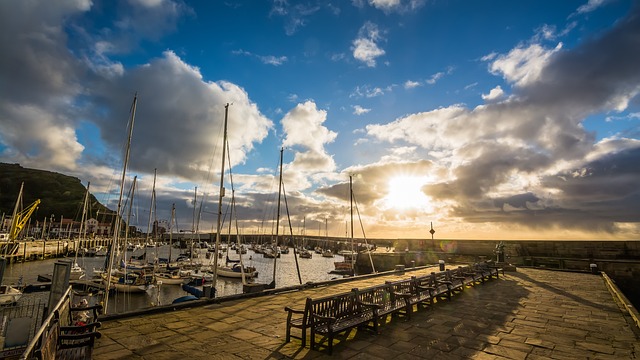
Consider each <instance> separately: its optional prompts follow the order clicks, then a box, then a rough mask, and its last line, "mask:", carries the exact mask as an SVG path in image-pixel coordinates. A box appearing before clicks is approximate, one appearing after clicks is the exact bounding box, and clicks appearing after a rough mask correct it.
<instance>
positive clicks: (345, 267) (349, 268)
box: [331, 175, 355, 276]
mask: <svg viewBox="0 0 640 360" xmlns="http://www.w3.org/2000/svg"><path fill="white" fill-rule="evenodd" d="M349 202H350V209H351V248H352V249H353V180H352V177H351V175H349ZM354 262H355V256H351V257H345V258H344V260H343V261H336V262H334V263H333V265H334V266H335V270H333V271H331V273H332V274H340V275H351V276H353V275H354V268H355V266H354V265H355V264H354Z"/></svg>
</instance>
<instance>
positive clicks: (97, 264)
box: [3, 245, 343, 313]
mask: <svg viewBox="0 0 640 360" xmlns="http://www.w3.org/2000/svg"><path fill="white" fill-rule="evenodd" d="M146 251H147V257H148V258H149V259H152V258H154V257H155V254H154V249H153V248H147V249H146ZM170 251H171V258H172V259H176V258H177V257H178V255H179V253H180V250H179V249H175V248H173V249H170V248H169V246H168V245H165V246H162V247H159V248H158V250H157V252H158V255H157V256H158V257H169V253H170ZM202 251H205V252H206V250H200V252H201V256H200V259H194V260H193V262H201V263H202V262H205V263H206V264H208V263H211V264H213V257H212V256H211V258H210V259H206V260H205V259H204V258H205V257H204V256H202ZM144 252H145V249H137V250H135V251H134V252H133V253H129V255H128V256H139V255H142V254H143V253H144ZM229 257H230V258H231V259H236V260H237V259H238V258H239V255H237V254H236V253H235V251H230V252H229ZM194 258H195V256H194ZM60 260H68V261H75V260H77V263H78V265H80V266H81V267H82V268H83V269H84V270H85V274H86V275H85V278H83V280H90V279H91V278H92V277H93V270H94V269H96V270H98V269H104V267H105V263H106V261H107V257H105V256H96V257H81V256H79V257H78V258H77V259H76V258H74V257H68V258H58V259H47V260H39V261H28V262H24V263H14V264H11V265H9V266H7V268H6V270H5V274H4V281H3V283H5V284H21V285H29V284H35V283H37V282H38V275H50V274H51V273H52V272H53V268H54V263H55V262H57V261H60ZM242 260H243V263H244V265H245V266H253V267H255V268H256V269H257V271H258V277H257V278H255V279H254V282H255V283H267V284H268V283H270V282H271V281H272V280H273V269H274V259H272V258H265V257H263V255H262V254H256V253H254V252H253V251H252V250H247V253H246V254H243V255H242ZM224 261H225V259H224V258H219V259H218V263H224ZM335 261H343V257H342V256H340V255H336V256H335V257H333V258H327V257H322V255H320V254H314V255H313V257H312V258H311V259H303V258H298V265H299V268H300V277H301V280H302V283H303V284H304V283H308V282H320V281H326V280H331V279H333V278H336V277H339V275H335V274H330V273H329V272H330V271H331V270H333V269H334V262H335ZM186 263H189V261H186ZM275 281H276V287H277V288H281V287H287V286H292V285H299V284H300V283H301V282H300V279H299V278H298V272H297V270H296V260H295V258H294V254H293V249H291V251H290V252H289V253H288V254H282V255H281V256H280V257H279V258H278V259H276V274H275ZM204 285H211V283H210V282H209V283H207V282H205V283H204ZM196 288H198V289H200V290H202V288H203V286H196ZM76 290H78V291H79V292H82V290H83V289H76ZM87 290H88V291H89V292H88V295H87V297H88V300H89V302H90V303H97V302H99V301H100V299H101V295H102V294H101V292H99V291H96V290H93V292H92V291H91V289H89V288H88V289H87ZM241 293H242V280H241V279H229V278H223V277H218V281H217V283H216V297H221V296H226V295H234V294H241ZM185 295H189V294H188V293H187V292H186V291H184V290H183V289H182V286H181V285H168V284H156V285H152V286H150V287H149V288H148V289H147V290H146V292H144V293H117V292H116V293H115V294H114V295H111V296H110V297H109V308H108V313H121V312H126V311H131V310H136V309H142V308H148V307H153V306H158V305H167V304H171V303H172V301H173V300H175V299H177V298H179V297H182V296H185ZM48 296H49V292H48V291H46V292H33V293H25V294H24V296H23V297H22V299H20V303H26V302H29V301H34V300H36V299H39V300H40V301H46V300H47V299H48Z"/></svg>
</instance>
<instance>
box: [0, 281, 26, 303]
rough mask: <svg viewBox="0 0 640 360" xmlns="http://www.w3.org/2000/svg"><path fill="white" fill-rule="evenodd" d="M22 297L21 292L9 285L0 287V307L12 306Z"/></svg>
mask: <svg viewBox="0 0 640 360" xmlns="http://www.w3.org/2000/svg"><path fill="white" fill-rule="evenodd" d="M21 297H22V291H20V290H19V289H16V288H14V287H13V286H11V285H0V306H1V305H13V304H16V303H17V302H18V300H20V298H21Z"/></svg>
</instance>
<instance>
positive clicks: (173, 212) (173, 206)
mask: <svg viewBox="0 0 640 360" xmlns="http://www.w3.org/2000/svg"><path fill="white" fill-rule="evenodd" d="M175 218H176V204H175V203H174V204H171V218H170V219H169V262H168V263H167V267H168V266H169V265H171V249H172V248H173V222H174V219H175Z"/></svg>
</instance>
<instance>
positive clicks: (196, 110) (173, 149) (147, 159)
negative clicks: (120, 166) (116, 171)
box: [92, 51, 272, 180]
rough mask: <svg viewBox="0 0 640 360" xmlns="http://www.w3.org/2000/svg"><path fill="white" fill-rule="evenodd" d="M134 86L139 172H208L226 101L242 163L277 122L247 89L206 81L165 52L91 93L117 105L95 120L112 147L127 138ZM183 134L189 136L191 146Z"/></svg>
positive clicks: (103, 104)
mask: <svg viewBox="0 0 640 360" xmlns="http://www.w3.org/2000/svg"><path fill="white" fill-rule="evenodd" d="M178 89H179V90H178ZM134 91H137V92H138V94H139V102H138V111H137V114H136V125H135V130H134V139H133V144H132V150H131V151H132V154H135V156H132V159H133V160H132V162H131V165H132V169H137V170H139V171H146V172H152V171H153V169H154V168H160V169H162V171H163V173H164V174H174V175H176V176H179V177H182V178H185V179H191V180H198V179H201V178H203V176H206V174H207V173H208V172H209V171H210V167H211V161H212V159H211V154H212V153H213V152H214V151H215V152H217V153H221V152H220V150H221V149H220V143H221V142H220V139H221V137H220V136H222V133H221V125H222V122H223V120H224V104H225V103H227V102H229V103H233V105H231V106H230V108H229V131H228V133H229V144H230V148H231V161H232V162H234V163H240V162H243V161H244V159H245V157H246V153H247V152H249V151H250V150H251V149H252V148H253V143H254V142H259V141H261V140H262V139H264V138H265V137H266V136H267V134H268V131H269V129H270V128H271V127H272V123H271V121H270V120H268V119H267V118H265V117H264V116H263V115H262V114H261V113H260V112H259V111H258V108H257V106H256V105H255V104H254V103H252V102H251V100H250V99H249V96H248V94H247V93H246V92H245V91H244V90H243V89H242V88H240V87H239V86H237V85H235V84H232V83H229V82H224V81H220V82H205V81H203V79H202V75H201V74H200V71H199V69H197V68H195V67H193V66H190V65H188V64H186V63H185V62H184V61H182V59H180V58H179V57H178V56H177V55H176V54H175V53H173V52H171V51H165V52H164V54H163V56H162V57H161V58H157V59H153V60H152V61H151V62H149V63H147V64H144V65H142V66H139V67H136V68H133V69H130V70H128V71H127V72H126V73H125V74H124V75H123V76H122V77H120V78H118V79H116V80H115V81H110V82H109V81H103V82H102V84H101V87H96V89H95V93H94V94H92V95H93V96H95V97H96V98H97V99H101V101H100V102H98V103H97V104H96V106H97V107H99V108H105V109H112V111H111V112H110V113H108V114H105V116H101V117H98V118H96V119H95V121H97V123H98V124H99V126H100V128H101V133H102V136H103V138H104V139H105V140H106V141H107V142H108V143H110V144H112V145H113V146H117V144H119V143H121V141H122V139H123V135H124V134H123V132H122V125H123V122H124V121H126V117H127V113H128V109H129V105H130V103H131V97H132V94H133V92H134ZM138 134H144V135H138ZM212 134H218V137H216V136H212ZM181 139H189V144H188V146H185V144H184V143H183V142H182V141H181ZM184 159H189V161H184Z"/></svg>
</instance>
